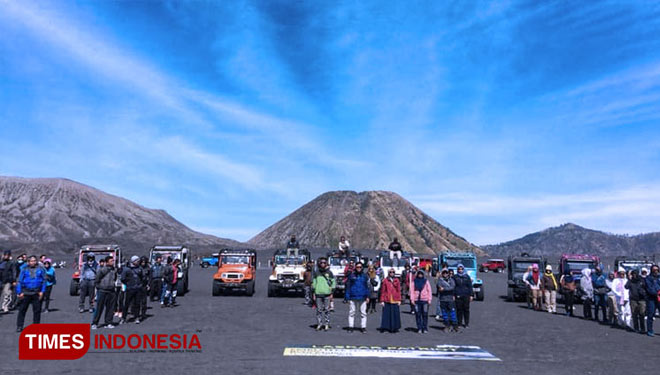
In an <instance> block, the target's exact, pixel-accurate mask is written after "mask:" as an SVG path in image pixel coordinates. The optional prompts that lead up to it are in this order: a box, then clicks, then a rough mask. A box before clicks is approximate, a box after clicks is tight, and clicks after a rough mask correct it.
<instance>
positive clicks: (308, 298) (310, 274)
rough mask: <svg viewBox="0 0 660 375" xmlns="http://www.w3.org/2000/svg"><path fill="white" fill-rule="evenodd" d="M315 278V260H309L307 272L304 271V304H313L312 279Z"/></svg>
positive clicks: (306, 267)
mask: <svg viewBox="0 0 660 375" xmlns="http://www.w3.org/2000/svg"><path fill="white" fill-rule="evenodd" d="M313 278H314V262H311V261H309V262H307V265H306V266H305V272H303V280H304V285H305V286H304V290H305V302H303V305H307V306H310V307H311V306H312V279H313Z"/></svg>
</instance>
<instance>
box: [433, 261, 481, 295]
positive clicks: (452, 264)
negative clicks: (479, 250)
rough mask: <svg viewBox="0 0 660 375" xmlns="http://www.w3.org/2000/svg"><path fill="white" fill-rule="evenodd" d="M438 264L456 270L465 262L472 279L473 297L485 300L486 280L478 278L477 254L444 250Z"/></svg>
mask: <svg viewBox="0 0 660 375" xmlns="http://www.w3.org/2000/svg"><path fill="white" fill-rule="evenodd" d="M438 264H440V265H441V267H443V268H445V267H446V268H447V269H450V270H454V272H457V271H456V268H457V267H458V265H459V264H463V267H465V272H466V273H467V274H468V276H470V278H471V279H472V288H473V293H474V295H473V297H474V299H475V300H477V301H483V300H484V282H483V281H482V280H481V279H478V278H477V256H476V255H474V253H473V252H449V251H443V252H442V253H440V255H439V256H438Z"/></svg>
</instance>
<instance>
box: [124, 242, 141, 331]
mask: <svg viewBox="0 0 660 375" xmlns="http://www.w3.org/2000/svg"><path fill="white" fill-rule="evenodd" d="M120 278H121V282H122V283H124V285H126V293H125V297H124V308H123V309H122V311H123V315H122V319H121V320H120V321H119V324H124V323H126V322H127V321H128V313H129V309H131V310H132V311H133V316H134V317H135V324H140V308H139V305H138V304H139V297H140V295H141V292H142V286H143V285H144V282H145V281H144V279H145V277H144V273H143V272H142V267H140V257H139V256H137V255H133V256H132V257H131V262H130V263H129V265H128V267H124V269H122V271H121V277H120Z"/></svg>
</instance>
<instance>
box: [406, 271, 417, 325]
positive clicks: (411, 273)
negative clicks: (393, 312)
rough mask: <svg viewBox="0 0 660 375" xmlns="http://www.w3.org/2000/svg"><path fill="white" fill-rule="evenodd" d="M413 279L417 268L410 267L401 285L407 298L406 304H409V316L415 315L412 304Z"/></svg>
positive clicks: (413, 303) (413, 304)
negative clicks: (403, 286)
mask: <svg viewBox="0 0 660 375" xmlns="http://www.w3.org/2000/svg"><path fill="white" fill-rule="evenodd" d="M415 277H417V266H412V268H411V269H410V271H409V272H408V273H407V274H406V277H405V278H404V281H403V284H404V285H405V289H406V292H407V298H408V302H409V304H410V314H414V313H415V302H413V298H412V297H413V295H412V283H413V281H414V280H415Z"/></svg>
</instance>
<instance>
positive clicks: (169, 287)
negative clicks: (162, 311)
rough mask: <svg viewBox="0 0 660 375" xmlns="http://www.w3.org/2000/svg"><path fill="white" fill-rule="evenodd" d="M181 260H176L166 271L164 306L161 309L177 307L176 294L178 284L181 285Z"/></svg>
mask: <svg viewBox="0 0 660 375" xmlns="http://www.w3.org/2000/svg"><path fill="white" fill-rule="evenodd" d="M180 262H181V261H180V260H179V259H174V260H173V261H172V265H171V266H170V267H167V268H166V269H165V276H164V279H165V288H166V289H165V296H164V297H163V299H164V302H165V303H164V304H161V307H167V306H169V307H175V306H176V293H177V284H178V283H179V263H180Z"/></svg>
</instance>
